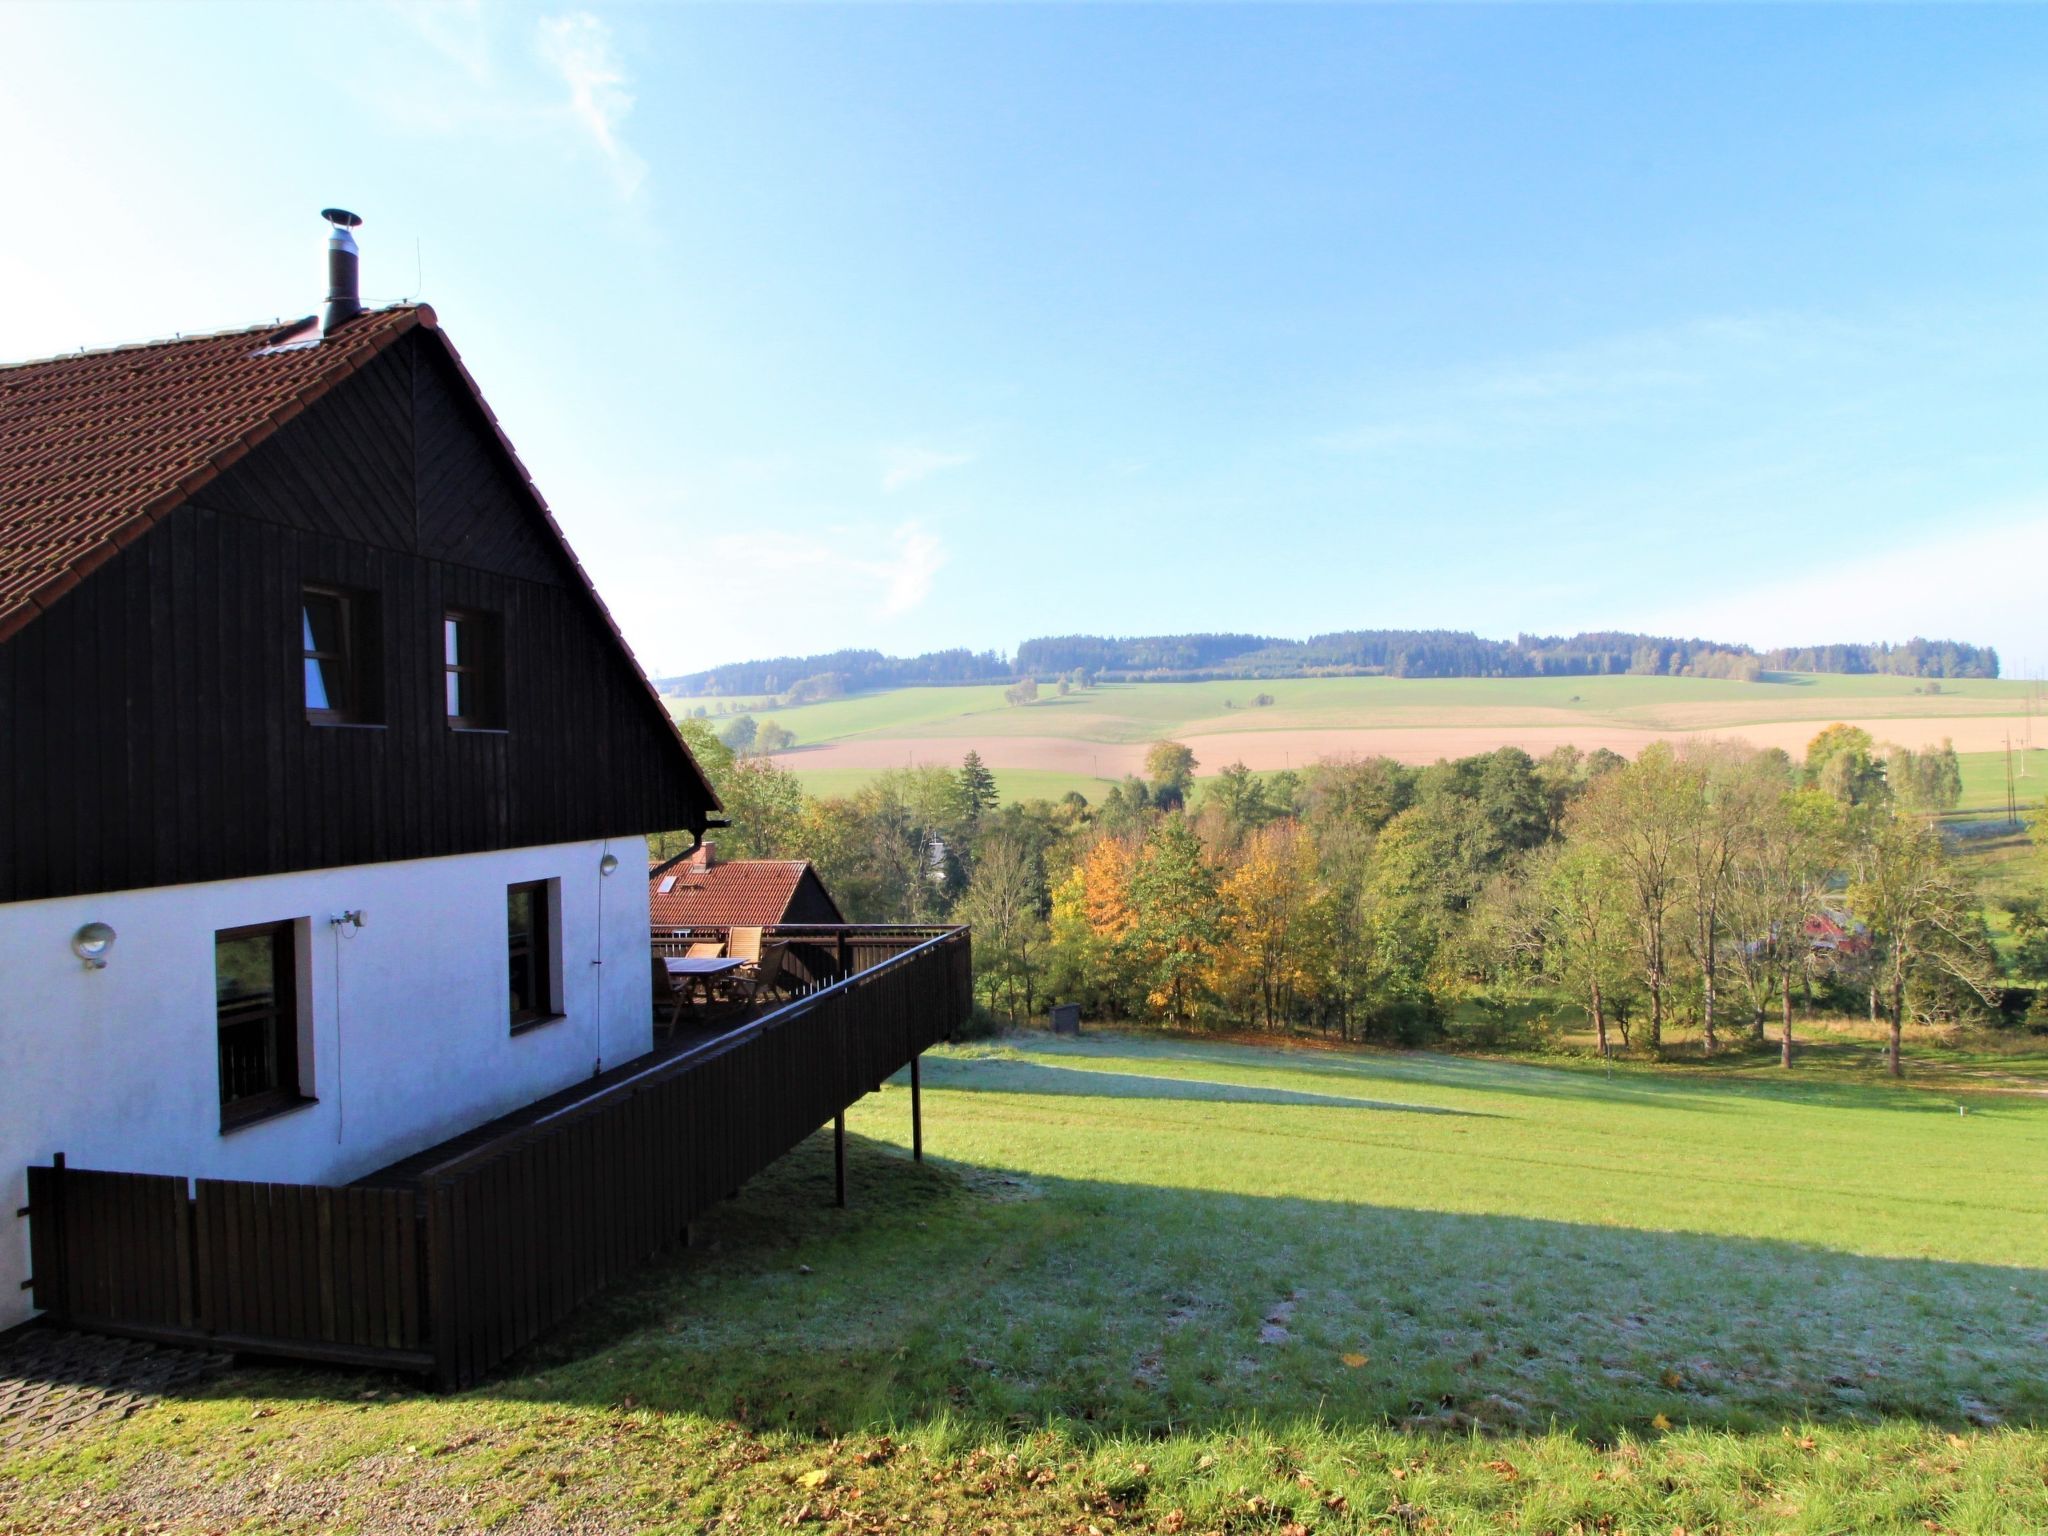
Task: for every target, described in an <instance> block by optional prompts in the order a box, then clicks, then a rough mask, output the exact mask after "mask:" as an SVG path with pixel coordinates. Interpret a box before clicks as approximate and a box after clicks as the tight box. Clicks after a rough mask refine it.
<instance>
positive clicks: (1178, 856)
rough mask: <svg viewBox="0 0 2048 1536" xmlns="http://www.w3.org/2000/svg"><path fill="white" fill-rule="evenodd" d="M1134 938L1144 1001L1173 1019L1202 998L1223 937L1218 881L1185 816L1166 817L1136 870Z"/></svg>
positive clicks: (1182, 1018) (1180, 1020)
mask: <svg viewBox="0 0 2048 1536" xmlns="http://www.w3.org/2000/svg"><path fill="white" fill-rule="evenodd" d="M1130 906H1131V910H1132V913H1133V915H1134V917H1135V920H1136V921H1135V925H1134V926H1133V928H1132V930H1131V941H1132V944H1133V946H1134V948H1135V951H1136V954H1137V956H1138V958H1139V962H1140V965H1141V967H1142V970H1141V974H1142V975H1143V976H1144V978H1145V983H1146V992H1145V1000H1146V1002H1147V1003H1149V1004H1150V1005H1151V1006H1152V1007H1153V1008H1154V1009H1157V1010H1159V1011H1162V1012H1164V1013H1165V1015H1166V1016H1167V1018H1169V1019H1170V1020H1172V1021H1173V1023H1175V1024H1185V1023H1187V1022H1188V1020H1189V1018H1190V1017H1191V1016H1192V1015H1193V1013H1194V1010H1195V1008H1196V1006H1197V1005H1198V1004H1199V1003H1200V1001H1201V999H1202V996H1203V992H1204V988H1203V985H1202V981H1203V977H1204V975H1205V974H1206V972H1207V971H1208V969H1209V964H1210V957H1211V954H1212V952H1213V951H1214V949H1215V947H1216V943H1217V940H1218V938H1219V937H1220V932H1219V924H1218V921H1217V911H1216V881H1215V878H1214V876H1212V875H1211V874H1210V872H1209V867H1208V865H1207V863H1205V862H1204V860H1203V858H1202V844H1201V841H1200V840H1199V839H1198V838H1197V837H1196V836H1195V833H1194V829H1193V828H1192V827H1190V826H1189V825H1188V824H1187V819H1186V818H1185V817H1182V816H1166V817H1162V818H1161V819H1160V821H1159V824H1158V825H1157V826H1155V827H1154V828H1153V829H1152V834H1151V836H1149V837H1148V838H1146V839H1145V846H1144V848H1143V850H1142V851H1141V852H1140V854H1139V857H1138V861H1137V867H1136V868H1135V870H1134V871H1133V872H1132V875H1131V884H1130Z"/></svg>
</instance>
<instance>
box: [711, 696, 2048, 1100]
mask: <svg viewBox="0 0 2048 1536" xmlns="http://www.w3.org/2000/svg"><path fill="white" fill-rule="evenodd" d="M696 734H697V736H698V737H699V739H698V740H697V741H695V742H694V743H693V744H694V745H697V746H698V747H699V750H700V755H701V756H704V757H705V760H706V765H707V767H708V768H710V770H711V771H712V773H713V777H714V779H715V780H716V781H717V782H718V784H719V787H720V791H721V794H722V795H723V797H724V798H725V800H726V802H727V804H728V807H729V809H730V811H731V812H732V815H733V818H734V821H735V828H734V832H733V833H732V834H729V835H728V842H729V844H730V846H731V847H732V851H733V852H735V853H736V854H739V855H741V856H746V855H754V856H773V857H786V856H804V857H809V858H812V859H813V860H815V861H816V862H817V863H818V865H819V866H820V870H821V873H822V874H823V875H824V877H825V879H826V881H827V883H828V884H829V885H830V886H831V887H832V889H833V891H834V892H835V894H836V895H837V896H838V897H839V900H840V902H841V905H842V906H843V907H844V908H845V909H846V910H847V911H848V913H849V915H850V916H853V917H855V918H856V919H864V920H910V921H922V920H931V919H935V918H939V917H942V916H951V917H953V918H955V919H956V920H960V921H966V922H971V923H972V924H973V925H974V927H975V956H976V968H977V984H978V986H979V988H980V992H981V995H982V997H983V999H984V1000H985V1001H986V1002H987V1003H988V1004H989V1005H990V1006H991V1007H993V1008H996V1009H998V1010H1000V1011H1004V1012H1008V1013H1011V1014H1013V1015H1016V1016H1020V1017H1021V1016H1026V1015H1029V1014H1032V1013H1035V1012H1038V1011H1040V1009H1041V1008H1042V1007H1043V1006H1044V1005H1045V1004H1046V1003H1048V1002H1049V1001H1052V1000H1054V999H1055V998H1056V999H1058V1000H1062V1001H1075V1002H1080V1003H1081V1004H1082V1005H1083V1006H1084V1008H1086V1009H1087V1010H1089V1011H1090V1012H1091V1013H1092V1014H1094V1015H1096V1016H1108V1017H1120V1018H1127V1019H1133V1020H1157V1021H1160V1022H1165V1023H1170V1024H1174V1025H1178V1026H1182V1027H1187V1026H1192V1025H1208V1024H1216V1025H1229V1026H1233V1027H1255V1028H1265V1029H1275V1030H1283V1029H1297V1028H1313V1029H1321V1030H1327V1031H1331V1032H1333V1033H1336V1034H1339V1035H1342V1036H1344V1037H1346V1038H1374V1039H1385V1040H1394V1041H1409V1042H1412V1041H1418V1040H1422V1039H1425V1038H1427V1037H1428V1036H1429V1035H1431V1034H1432V1033H1433V1032H1435V1031H1436V1030H1438V1029H1439V1028H1440V1027H1441V1025H1442V1022H1443V1020H1444V1018H1445V1016H1446V1013H1447V1011H1448V1009H1449V1008H1450V1007H1451V1006H1452V1005H1453V1004H1454V1003H1456V1002H1458V1001H1460V1000H1462V999H1468V998H1475V997H1487V998H1499V997H1503V996H1516V995H1519V996H1523V997H1544V996H1547V997H1550V998H1553V999H1559V1000H1565V1001H1568V1002H1570V1003H1571V1004H1573V1005H1576V1007H1577V1008H1579V1009H1580V1010H1583V1012H1584V1014H1585V1016H1586V1017H1587V1018H1588V1019H1589V1020H1590V1021H1591V1025H1592V1028H1593V1031H1594V1033H1595V1036H1596V1038H1597V1039H1598V1041H1599V1043H1600V1047H1601V1049H1603V1050H1606V1049H1608V1048H1610V1046H1611V1045H1612V1044H1620V1045H1623V1046H1631V1045H1633V1046H1639V1047H1642V1048H1645V1049H1649V1050H1652V1051H1655V1050H1661V1049H1663V1048H1664V1046H1665V1043H1666V1038H1667V1034H1668V1032H1670V1031H1671V1030H1672V1029H1673V1028H1674V1027H1675V1025H1676V1024H1678V1023H1680V1022H1683V1023H1684V1024H1685V1025H1686V1026H1687V1027H1688V1028H1690V1029H1694V1030H1696V1031H1697V1032H1698V1035H1699V1038H1700V1041H1701V1045H1702V1048H1703V1049H1705V1050H1707V1051H1714V1050H1716V1049H1719V1048H1720V1047H1721V1045H1722V1044H1723V1043H1724V1042H1725V1041H1726V1040H1727V1038H1728V1037H1729V1035H1730V1034H1732V1033H1737V1032H1746V1033H1748V1034H1750V1035H1751V1036H1753V1037H1761V1036H1762V1035H1763V1033H1764V1031H1765V1028H1766V1025H1767V1021H1768V1020H1769V1019H1771V1018H1772V1017H1773V1016H1775V1017H1776V1018H1777V1020H1778V1021H1779V1028H1780V1031H1781V1033H1782V1036H1783V1038H1784V1040H1785V1044H1784V1047H1783V1049H1784V1054H1785V1060H1786V1061H1787V1062H1788V1063H1789V1061H1790V1058H1791V1046H1790V1038H1791V1030H1792V1022H1793V1017H1794V1013H1795V1010H1796V1007H1798V1006H1805V1007H1813V1006H1817V1005H1823V1006H1834V1007H1841V1006H1844V1005H1847V1004H1848V1003H1850V1002H1851V1000H1852V997H1853V1000H1854V1001H1855V1002H1857V1003H1859V1004H1867V1005H1868V1006H1870V1007H1871V1008H1872V1009H1873V1011H1874V1012H1875V1013H1881V1014H1883V1015H1884V1016H1885V1017H1887V1018H1889V1020H1890V1021H1891V1026H1892V1036H1893V1059H1894V1062H1895V1063H1896V1060H1897V1039H1898V1035H1899V1033H1900V1031H1901V1029H1902V1027H1903V1024H1904V1023H1905V1021H1906V1020H1907V1019H1908V1018H1909V1017H1912V1016H1913V1015H1915V1014H1920V1015H1924V1016H1954V1015H1956V1014H1959V1013H1966V1012H1970V1011H1972V1010H1981V1009H1982V1008H1984V1007H1985V1006H1986V1001H1987V999H1989V998H1991V997H1993V996H1995V995H1996V992H1997V987H1998V976H1997V966H1996V961H1995V958H1994V955H1993V951H1992V949H1991V946H1990V944H1989V942H1988V939H1987V937H1986V930H1985V925H1984V920H1983V916H1982V913H1981V912H1980V910H1979V908H1978V904H1977V902H1976V900H1975V898H1974V896H1973V893H1972V892H1971V890H1970V889H1969V887H1968V884H1967V882H1966V881H1965V880H1964V879H1963V878H1962V877H1961V876H1960V874H1959V873H1958V871H1957V867H1956V865H1955V864H1954V862H1953V860H1952V859H1951V858H1950V856H1949V854H1948V852H1947V850H1946V849H1945V847H1944V845H1943V842H1942V839H1941V836H1940V834H1939V832H1938V830H1937V829H1936V827H1935V825H1934V822H1933V813H1934V812H1936V811H1938V810H1940V809H1941V808H1942V807H1943V805H1944V804H1947V805H1953V804H1954V802H1955V797H1956V794H1957V792H1958V790H1959V787H1960V773H1959V770H1958V765H1957V763H1956V758H1955V754H1954V751H1953V749H1952V748H1951V747H1948V746H1947V745H1944V746H1943V747H1941V748H1938V749H1932V750H1929V751H1926V752H1922V753H1912V754H1903V755H1901V754H1892V755H1890V756H1888V757H1887V756H1882V755H1880V754H1878V753H1877V752H1876V750H1875V748H1874V747H1873V744H1872V743H1871V741H1870V739H1869V737H1868V736H1867V735H1865V734H1863V733H1862V732H1860V731H1855V730H1852V729H1850V728H1847V727H1831V728H1830V729H1829V730H1828V731H1825V732H1822V733H1821V734H1820V735H1819V736H1818V737H1816V738H1815V740H1814V742H1813V744H1812V746H1811V747H1810V749H1809V751H1808V753H1807V754H1806V756H1805V758H1804V759H1803V760H1800V761H1794V760H1792V759H1790V758H1788V757H1787V756H1786V755H1785V754H1783V753H1781V752H1756V751H1752V750H1750V749H1747V748H1744V747H1740V746H1736V745H1732V744H1710V745H1707V746H1702V747H1699V748H1694V749H1687V750H1683V751H1678V750H1673V749H1670V748H1668V747H1661V746H1660V747H1655V748H1652V749H1651V750H1649V751H1648V752H1646V753H1645V754H1644V755H1643V756H1642V757H1641V758H1640V759H1639V760H1637V761H1635V762H1628V761H1626V760H1624V759H1622V758H1620V757H1618V756H1616V755H1615V754H1613V753H1609V752H1596V753H1592V754H1582V753H1579V752H1577V751H1574V750H1572V749H1570V748H1561V749H1559V750H1557V751H1555V752H1553V753H1551V754H1549V755H1548V756H1546V757H1544V758H1542V759H1533V758H1531V757H1530V756H1529V755H1528V754H1526V753H1523V752H1521V751H1519V750H1516V749H1513V748H1507V749H1503V750H1501V751H1498V752H1493V753H1488V754H1484V755H1481V756H1475V757H1470V758H1464V759H1459V760H1456V761H1449V762H1440V763H1437V764H1435V765H1433V766H1430V767H1426V768H1419V769H1418V768H1411V767H1408V766H1405V765H1403V764H1400V763H1397V762H1394V761H1392V760H1391V759H1387V758H1365V759H1352V760H1343V761H1326V762H1320V763H1316V764H1313V765H1311V766H1309V767H1307V768H1305V769H1303V770H1302V771H1300V772H1299V773H1286V774H1269V775H1259V774H1254V773H1252V772H1250V771H1249V770H1247V769H1245V768H1244V767H1243V766H1242V765H1239V764H1233V765H1231V766H1230V767H1229V768H1226V769H1225V770H1224V771H1223V772H1222V773H1221V774H1220V775H1219V776H1217V777H1216V778H1214V779H1212V780H1210V781H1208V782H1207V783H1206V784H1205V785H1204V786H1203V787H1202V789H1201V790H1200V792H1199V794H1197V792H1196V791H1195V788H1194V775H1195V772H1196V769H1197V767H1198V765H1197V763H1196V762H1195V759H1194V756H1193V754H1192V753H1191V752H1190V751H1189V750H1188V749H1187V748H1186V747H1185V746H1182V745H1179V744H1177V743H1172V742H1162V743H1159V744H1158V745H1156V746H1155V747H1154V748H1153V749H1152V751H1151V752H1150V753H1149V754H1148V757H1147V761H1146V765H1145V768H1146V771H1145V773H1144V775H1143V776H1134V777H1132V778H1130V779H1128V780H1126V781H1125V782H1123V783H1121V784H1119V785H1116V786H1114V787H1113V788H1112V789H1111V790H1110V791H1109V793H1108V794H1107V795H1105V796H1104V797H1103V798H1102V800H1101V801H1100V803H1098V804H1095V805H1090V804H1088V802H1087V801H1085V800H1084V799H1083V798H1082V797H1081V796H1079V795H1069V796H1067V797H1066V798H1065V799H1064V800H1062V801H1059V802H1046V801H1038V802H1033V803H1031V804H1027V805H1014V804H1013V805H1009V806H1000V807H999V806H998V805H997V803H996V800H997V796H996V784H995V780H994V776H993V775H992V774H990V773H989V771H988V769H987V768H986V766H985V765H983V764H982V763H981V762H980V760H979V758H978V757H976V756H974V755H973V754H970V755H969V758H968V760H967V762H966V763H965V764H964V765H963V766H962V768H961V769H959V770H957V771H954V770H947V769H942V768H935V767H934V768H916V769H901V770H895V771H893V772H889V773H885V774H883V775H880V776H879V777H878V778H877V779H876V780H875V781H874V782H872V783H871V784H870V785H868V786H867V787H866V788H865V789H863V790H862V791H861V792H860V793H858V794H856V795H853V796H849V797H843V798H835V799H823V800H820V799H813V798H811V797H808V796H805V795H803V794H802V793H801V792H800V791H799V790H798V788H797V786H796V784H795V781H794V779H793V778H792V777H791V776H790V775H788V774H787V773H784V772H782V771H781V770H779V769H778V768H776V767H775V766H774V765H772V764H769V763H766V762H763V761H761V760H759V759H758V758H748V757H745V756H736V755H734V754H732V753H731V752H729V751H727V750H726V749H725V748H724V747H723V746H722V745H721V744H719V743H717V742H716V741H715V739H708V740H707V739H705V738H708V736H709V733H708V732H706V731H702V730H701V729H700V730H699V731H698V732H696ZM2041 926H2042V928H2043V930H2044V936H2043V941H2042V944H2041V948H2042V949H2043V951H2044V954H2043V956H2042V958H2043V960H2044V962H2048V920H2044V921H2043V923H2042V924H2041Z"/></svg>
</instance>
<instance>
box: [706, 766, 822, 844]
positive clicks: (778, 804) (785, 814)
mask: <svg viewBox="0 0 2048 1536" xmlns="http://www.w3.org/2000/svg"><path fill="white" fill-rule="evenodd" d="M717 788H718V798H719V799H720V800H722V801H724V802H725V814H726V816H727V817H728V818H729V819H730V820H731V822H732V825H731V827H729V828H727V829H726V830H725V831H723V832H721V833H719V834H718V836H719V842H720V846H721V847H723V848H724V849H725V850H726V851H727V852H728V853H729V854H730V855H731V856H732V857H734V858H741V859H792V858H801V857H805V856H806V853H807V850H806V849H805V847H804V834H805V820H804V791H803V785H802V784H800V783H798V782H797V777H796V775H795V774H793V773H791V772H790V771H789V770H788V769H786V768H782V767H779V766H778V765H776V764H774V763H771V762H769V761H768V760H767V759H766V758H762V757H743V758H740V759H739V760H737V761H736V762H734V764H733V765H732V768H731V770H730V771H729V772H727V774H726V775H725V778H724V780H723V781H722V782H720V783H719V785H718V786H717Z"/></svg>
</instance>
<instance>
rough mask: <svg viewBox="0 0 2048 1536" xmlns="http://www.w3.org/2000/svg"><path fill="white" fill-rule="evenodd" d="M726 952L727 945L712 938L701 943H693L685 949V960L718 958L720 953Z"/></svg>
mask: <svg viewBox="0 0 2048 1536" xmlns="http://www.w3.org/2000/svg"><path fill="white" fill-rule="evenodd" d="M724 953H725V946H724V945H723V944H721V943H719V942H718V941H717V940H715V939H712V940H707V941H705V942H704V943H701V944H692V945H691V946H690V947H689V948H688V949H686V950H684V951H683V958H684V959H685V960H716V959H717V958H718V957H719V956H720V955H723V954H724Z"/></svg>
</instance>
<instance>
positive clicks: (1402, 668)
mask: <svg viewBox="0 0 2048 1536" xmlns="http://www.w3.org/2000/svg"><path fill="white" fill-rule="evenodd" d="M1765 672H1847V673H1887V674H1891V675H1893V676H1899V677H1926V678H1958V677H1996V676H1998V652H1997V651H1996V650H1994V649H1992V648H1991V647H1990V646H1984V645H1969V644H1966V643H1964V642H1962V641H1959V640H1922V639H1919V638H1915V639H1912V640H1908V641H1906V642H1905V643H1904V644H1901V645H1893V644H1890V643H1889V642H1880V643H1876V644H1869V645H1808V646H1790V647H1784V648H1781V649H1778V650H1772V651H1759V650H1756V649H1754V648H1752V647H1750V646H1746V645H1727V644H1722V643H1719V642H1716V641H1710V640H1680V639H1675V638H1673V637H1671V636H1668V635H1638V634H1629V633H1626V632H1619V631H1602V632H1598V633H1592V634H1581V635H1571V636H1558V635H1517V636H1516V637H1515V638H1514V639H1513V640H1487V639H1482V638H1481V637H1480V636H1478V635H1475V634H1471V633H1469V632H1467V631H1464V630H1449V629H1355V630H1345V631H1343V632H1341V633H1337V634H1329V635H1314V636H1311V637H1310V638H1309V639H1307V640H1283V639H1276V638H1274V637H1272V636H1269V635H1213V634H1190V635H1139V636H1133V637H1128V638H1125V637H1111V636H1103V635H1059V636H1053V637H1048V638H1044V639H1038V640H1026V641H1025V642H1024V643H1023V644H1022V645H1020V646H1019V647H1017V657H1016V660H1015V662H1014V663H1013V662H1011V661H1009V660H1007V659H1006V658H1005V657H1003V656H1002V655H1001V654H1000V653H998V652H995V651H968V650H951V651H932V652H929V653H927V654H925V655H923V656H908V657H894V656H884V655H882V654H881V653H880V652H879V651H834V652H832V653H831V654H829V655H822V656H779V657H776V658H775V659H774V660H772V661H750V662H743V663H740V664H738V665H735V666H728V667H716V668H713V669H712V670H711V671H708V672H695V673H691V674H690V675H689V676H687V677H676V678H664V679H662V680H661V686H662V687H664V688H667V689H668V690H670V691H671V692H674V693H680V694H686V695H699V694H722V695H728V696H731V695H743V694H770V693H772V694H784V695H787V696H789V697H790V701H791V702H804V701H805V700H807V699H814V698H828V697H831V696H833V695H834V694H837V693H857V692H860V691H862V690H865V689H871V688H903V687H908V686H911V685H913V684H933V683H942V684H943V683H990V682H1007V681H1009V680H1010V679H1012V678H1017V677H1035V678H1046V679H1051V678H1056V677H1062V676H1067V675H1070V674H1073V673H1080V674H1082V675H1083V676H1084V677H1085V678H1087V679H1090V680H1107V681H1111V682H1128V681H1159V682H1167V681H1176V682H1189V681H1195V680H1198V679H1202V678H1234V677H1243V678H1283V677H1597V676H1601V675H1606V674H1622V673H1628V674H1634V675H1636V676H1654V677H1727V678H1755V677H1759V676H1761V675H1762V674H1763V673H1765Z"/></svg>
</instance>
